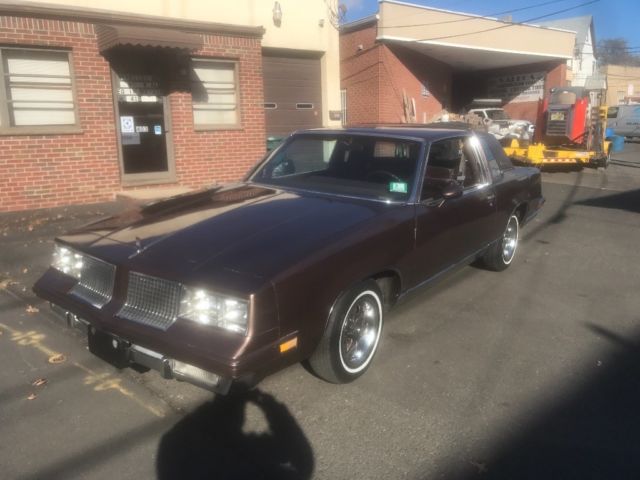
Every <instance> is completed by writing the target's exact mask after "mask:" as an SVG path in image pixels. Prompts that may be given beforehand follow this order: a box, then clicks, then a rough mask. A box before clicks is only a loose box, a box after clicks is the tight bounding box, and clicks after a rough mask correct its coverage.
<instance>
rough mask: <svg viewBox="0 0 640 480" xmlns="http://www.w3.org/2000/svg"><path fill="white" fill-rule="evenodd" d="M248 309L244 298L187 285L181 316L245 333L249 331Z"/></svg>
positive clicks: (181, 306) (181, 303) (203, 323)
mask: <svg viewBox="0 0 640 480" xmlns="http://www.w3.org/2000/svg"><path fill="white" fill-rule="evenodd" d="M248 310H249V309H248V304H247V302H245V301H243V300H238V299H235V298H230V297H225V296H222V295H215V294H213V293H209V292H207V291H206V290H201V289H192V288H187V287H185V289H184V293H183V296H182V301H181V302H180V317H182V318H187V319H189V320H192V321H194V322H198V323H200V324H202V325H215V326H218V327H221V328H224V329H226V330H230V331H232V332H236V333H242V334H243V335H244V334H246V333H247V317H248Z"/></svg>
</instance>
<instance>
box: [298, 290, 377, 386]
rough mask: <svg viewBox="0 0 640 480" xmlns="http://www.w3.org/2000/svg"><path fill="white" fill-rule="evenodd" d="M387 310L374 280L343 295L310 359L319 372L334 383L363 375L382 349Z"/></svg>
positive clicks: (349, 380) (345, 381)
mask: <svg viewBox="0 0 640 480" xmlns="http://www.w3.org/2000/svg"><path fill="white" fill-rule="evenodd" d="M383 311H384V310H383V307H382V293H381V292H380V288H379V287H378V284H377V283H376V282H375V281H374V280H368V281H366V282H363V283H361V284H359V285H357V286H355V287H353V288H352V289H351V290H349V291H348V292H347V293H345V294H343V295H342V296H341V297H340V298H339V299H338V300H337V302H336V304H335V305H334V308H333V310H332V312H331V315H330V316H329V321H328V323H327V328H326V330H325V332H324V335H323V336H322V339H321V340H320V343H319V345H318V347H317V348H316V350H315V352H314V353H313V355H312V356H311V358H310V359H309V365H310V366H311V368H312V369H313V371H314V372H315V373H316V375H318V376H319V377H321V378H323V379H324V380H326V381H328V382H332V383H348V382H352V381H353V380H355V379H356V378H358V377H359V376H361V375H362V374H363V373H364V372H365V371H366V370H367V368H369V365H370V364H371V360H372V359H373V357H374V355H375V353H376V350H377V349H378V343H379V341H380V333H381V332H382V324H383Z"/></svg>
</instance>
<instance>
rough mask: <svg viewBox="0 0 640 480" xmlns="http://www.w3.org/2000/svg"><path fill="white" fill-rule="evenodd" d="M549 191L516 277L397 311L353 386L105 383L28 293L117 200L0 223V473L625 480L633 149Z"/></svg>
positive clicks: (632, 309)
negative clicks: (69, 240)
mask: <svg viewBox="0 0 640 480" xmlns="http://www.w3.org/2000/svg"><path fill="white" fill-rule="evenodd" d="M544 194H545V196H546V198H547V203H546V205H545V207H544V210H543V212H542V213H541V214H540V215H539V216H538V218H536V220H535V221H534V222H532V223H531V224H530V225H528V226H527V228H526V229H525V230H524V231H523V237H524V238H523V239H522V243H521V245H520V248H519V251H518V253H517V257H516V260H514V264H513V265H512V267H511V268H509V269H508V270H507V271H505V272H502V273H492V272H487V271H483V270H479V269H476V268H473V267H466V268H464V269H462V270H461V271H459V272H457V273H455V274H453V275H451V276H449V277H448V278H447V279H446V280H444V281H443V282H442V283H440V284H439V285H437V286H435V287H432V288H429V289H427V290H422V291H420V292H417V293H416V294H413V295H412V296H411V297H409V298H408V299H406V301H404V302H403V303H402V304H401V305H399V306H398V307H397V308H395V309H394V310H393V311H392V313H391V314H390V315H389V316H388V317H387V323H386V326H385V330H384V332H383V338H382V341H381V346H380V350H379V352H378V354H377V356H376V358H375V360H374V363H373V365H372V368H371V370H370V371H369V372H367V374H366V375H365V376H364V377H362V378H361V379H359V380H358V381H356V382H355V383H352V384H349V385H343V386H336V385H331V384H328V383H324V382H322V381H321V380H319V379H317V378H315V377H314V376H312V375H310V374H309V373H308V372H307V371H306V370H305V369H304V368H303V367H302V366H294V367H291V368H289V369H287V370H285V371H283V372H280V373H278V374H276V375H274V376H272V377H269V378H267V379H266V380H264V381H263V382H262V383H261V384H260V385H259V386H258V388H257V389H256V390H255V391H254V392H252V393H251V394H249V395H245V396H242V397H217V398H216V397H214V396H213V395H211V394H209V393H207V392H205V391H202V390H199V389H197V388H195V387H192V386H190V385H187V384H182V383H178V382H167V381H164V380H162V379H160V377H159V376H158V375H157V374H155V373H153V372H151V373H145V374H140V373H137V372H135V371H133V370H130V369H127V370H124V371H117V370H115V369H114V368H112V367H110V366H109V365H107V364H105V363H103V362H102V361H101V360H99V359H97V358H95V357H93V356H92V355H91V354H90V353H89V352H88V351H87V349H86V342H85V341H84V339H83V338H82V337H81V335H80V334H79V333H77V332H75V331H71V330H69V329H68V328H67V327H66V326H64V324H63V323H62V322H61V321H60V320H58V318H57V317H56V316H55V315H54V314H53V313H52V312H50V311H49V309H48V308H47V306H46V305H45V304H44V303H42V302H41V301H39V300H38V299H37V298H35V297H34V296H33V294H32V293H31V291H30V285H31V284H32V283H33V281H35V279H36V278H37V277H38V276H39V275H40V274H41V273H42V272H43V271H44V269H45V268H46V266H47V265H48V262H49V256H50V252H51V248H52V239H53V237H54V236H55V235H57V234H59V233H61V232H63V231H64V230H65V229H66V228H68V227H70V226H71V225H75V224H78V223H82V222H85V221H88V220H89V219H91V218H94V217H96V216H98V215H101V214H105V213H108V212H110V211H112V210H114V209H116V208H118V207H117V206H114V205H99V206H90V207H74V208H68V209H56V210H51V211H40V212H29V213H19V214H6V215H2V216H0V245H1V248H0V365H2V368H1V369H0V471H1V472H2V473H1V474H0V477H2V478H30V479H41V478H46V479H53V478H65V479H67V478H88V479H101V478H121V479H127V478H153V477H156V476H157V477H159V478H163V479H164V478H167V479H169V478H190V477H194V478H319V479H347V478H349V479H371V478H376V479H377V478H380V479H392V478H408V479H440V478H444V479H464V480H467V479H476V478H479V479H488V478H491V479H493V478H496V479H537V480H539V479H574V478H576V479H616V480H621V479H637V478H640V436H639V435H638V432H640V415H638V408H639V405H640V266H639V265H640V261H639V260H640V254H639V246H640V144H638V143H635V144H627V145H626V148H625V152H623V153H622V154H617V155H615V156H614V163H613V164H612V165H611V166H610V168H609V169H607V170H606V171H603V170H583V171H572V172H566V171H563V172H548V173H545V174H544Z"/></svg>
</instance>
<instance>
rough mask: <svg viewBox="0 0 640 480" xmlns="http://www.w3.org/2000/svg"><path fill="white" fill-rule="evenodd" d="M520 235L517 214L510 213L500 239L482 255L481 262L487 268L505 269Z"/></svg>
mask: <svg viewBox="0 0 640 480" xmlns="http://www.w3.org/2000/svg"><path fill="white" fill-rule="evenodd" d="M519 235H520V222H519V221H518V215H516V214H515V213H512V214H511V216H510V217H509V220H508V221H507V226H506V227H505V229H504V233H503V234H502V237H501V238H500V240H498V241H497V242H496V243H494V244H493V245H492V246H491V247H489V250H487V252H486V253H485V254H484V256H483V257H482V263H483V264H484V266H485V267H487V268H488V269H489V270H493V271H495V272H500V271H502V270H505V269H506V268H507V267H508V266H509V265H511V262H512V261H513V258H514V257H515V255H516V250H517V248H518V240H519Z"/></svg>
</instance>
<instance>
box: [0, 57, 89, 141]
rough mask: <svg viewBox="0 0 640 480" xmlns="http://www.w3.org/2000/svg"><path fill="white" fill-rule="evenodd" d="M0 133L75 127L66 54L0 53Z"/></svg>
mask: <svg viewBox="0 0 640 480" xmlns="http://www.w3.org/2000/svg"><path fill="white" fill-rule="evenodd" d="M0 56H1V57H2V59H1V60H2V61H1V62H0V68H1V69H2V81H3V82H4V83H3V86H2V87H3V88H1V89H0V90H1V92H0V99H1V108H0V124H1V127H2V130H3V131H5V132H8V133H11V132H12V131H14V130H16V131H17V130H26V129H30V130H36V131H37V130H42V128H43V127H44V128H51V127H54V128H56V129H61V130H62V131H64V129H65V128H68V127H75V126H77V123H78V120H77V113H76V101H75V95H74V89H73V78H72V74H71V62H70V52H67V51H54V50H31V49H16V48H2V49H0Z"/></svg>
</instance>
